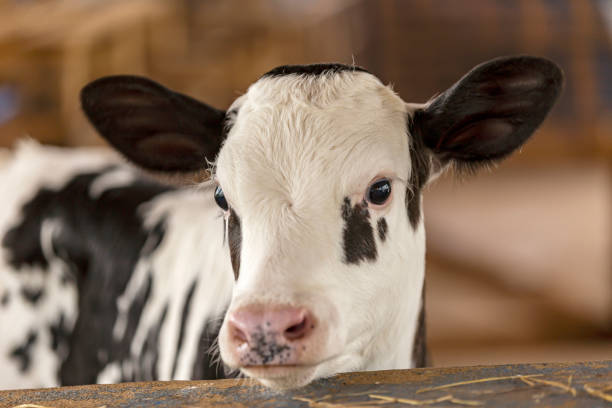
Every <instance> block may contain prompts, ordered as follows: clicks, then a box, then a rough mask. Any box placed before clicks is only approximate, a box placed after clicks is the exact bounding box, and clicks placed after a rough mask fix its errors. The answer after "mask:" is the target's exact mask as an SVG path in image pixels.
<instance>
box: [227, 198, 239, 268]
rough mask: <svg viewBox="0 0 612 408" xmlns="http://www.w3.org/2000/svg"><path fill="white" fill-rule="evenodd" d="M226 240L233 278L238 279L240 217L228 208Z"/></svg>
mask: <svg viewBox="0 0 612 408" xmlns="http://www.w3.org/2000/svg"><path fill="white" fill-rule="evenodd" d="M227 240H228V243H229V250H230V258H231V260H232V269H233V270H234V279H236V280H238V276H239V275H240V250H241V247H242V232H241V231H240V217H238V215H237V214H236V212H235V211H234V210H233V209H231V208H230V214H229V217H228V219H227Z"/></svg>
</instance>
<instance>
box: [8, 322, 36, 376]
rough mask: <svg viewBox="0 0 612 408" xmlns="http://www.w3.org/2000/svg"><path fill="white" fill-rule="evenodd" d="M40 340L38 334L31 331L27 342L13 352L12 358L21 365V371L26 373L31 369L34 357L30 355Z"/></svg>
mask: <svg viewBox="0 0 612 408" xmlns="http://www.w3.org/2000/svg"><path fill="white" fill-rule="evenodd" d="M37 339H38V334H37V333H36V332H34V331H31V332H30V333H29V334H28V338H27V339H26V340H25V342H24V343H23V344H22V345H21V346H19V347H16V348H14V349H13V350H11V354H10V356H11V358H14V359H15V360H17V362H18V363H19V371H21V372H22V373H25V372H26V371H28V369H29V368H30V364H31V363H32V356H31V355H30V353H31V351H32V346H33V345H34V344H35V343H36V340H37Z"/></svg>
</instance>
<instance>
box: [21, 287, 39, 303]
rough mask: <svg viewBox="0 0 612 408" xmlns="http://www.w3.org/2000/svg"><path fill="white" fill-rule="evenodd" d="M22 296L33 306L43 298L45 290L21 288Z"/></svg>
mask: <svg viewBox="0 0 612 408" xmlns="http://www.w3.org/2000/svg"><path fill="white" fill-rule="evenodd" d="M20 292H21V296H22V297H23V299H24V300H25V301H27V302H29V303H31V304H33V305H35V304H36V303H38V301H39V300H40V299H41V298H42V297H43V295H44V290H43V288H38V289H33V288H28V287H25V286H24V287H22V288H21V291H20Z"/></svg>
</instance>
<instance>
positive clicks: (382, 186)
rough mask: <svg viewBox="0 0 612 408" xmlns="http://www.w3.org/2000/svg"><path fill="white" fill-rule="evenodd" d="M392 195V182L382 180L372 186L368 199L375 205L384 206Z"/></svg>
mask: <svg viewBox="0 0 612 408" xmlns="http://www.w3.org/2000/svg"><path fill="white" fill-rule="evenodd" d="M390 195H391V181H389V180H387V179H381V180H378V181H376V182H374V183H373V184H371V185H370V187H369V188H368V192H367V193H366V197H367V199H368V201H369V202H371V203H372V204H374V205H383V204H384V203H385V202H386V201H387V199H388V198H389V196H390Z"/></svg>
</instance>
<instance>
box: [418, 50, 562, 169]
mask: <svg viewBox="0 0 612 408" xmlns="http://www.w3.org/2000/svg"><path fill="white" fill-rule="evenodd" d="M562 84H563V74H562V72H561V70H560V69H559V67H558V66H557V65H555V64H554V63H553V62H551V61H549V60H546V59H543V58H536V57H528V56H519V57H504V58H498V59H495V60H492V61H489V62H486V63H484V64H481V65H479V66H477V67H475V68H474V69H473V70H471V71H470V72H469V73H468V74H466V75H465V76H464V77H463V78H461V79H460V80H459V81H458V82H457V83H455V84H454V85H453V86H452V87H451V88H449V89H448V90H447V91H445V92H443V93H442V94H441V95H439V96H438V97H436V98H435V99H433V100H432V101H431V102H430V103H429V104H428V105H427V106H426V107H425V108H423V109H419V110H417V111H416V112H415V113H414V117H413V132H414V134H415V137H420V138H421V140H422V141H423V143H424V144H425V146H427V147H428V148H429V149H430V150H432V151H433V152H434V154H436V155H437V157H438V158H439V159H440V160H441V161H442V162H447V161H448V160H458V161H464V162H486V161H491V160H497V159H502V158H504V157H505V156H507V155H509V154H510V153H512V152H513V151H514V150H515V149H517V148H518V147H519V146H521V145H522V144H523V143H524V142H525V141H526V140H527V139H528V138H529V136H530V135H531V134H532V133H533V132H534V131H535V129H536V128H537V127H538V126H539V125H540V124H541V123H542V121H543V120H544V118H545V117H546V115H547V113H548V112H549V111H550V109H551V107H552V106H553V104H554V102H555V101H556V99H557V97H558V96H559V93H560V91H561V88H562Z"/></svg>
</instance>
